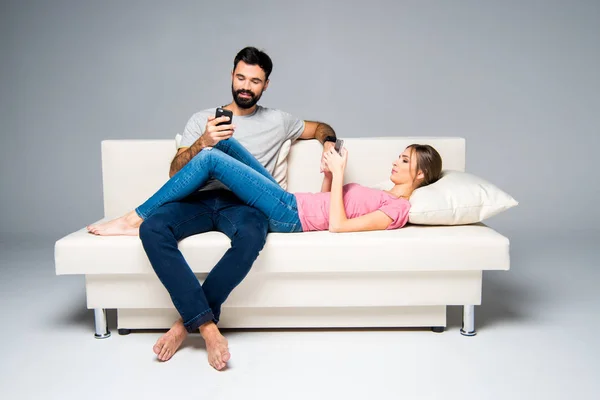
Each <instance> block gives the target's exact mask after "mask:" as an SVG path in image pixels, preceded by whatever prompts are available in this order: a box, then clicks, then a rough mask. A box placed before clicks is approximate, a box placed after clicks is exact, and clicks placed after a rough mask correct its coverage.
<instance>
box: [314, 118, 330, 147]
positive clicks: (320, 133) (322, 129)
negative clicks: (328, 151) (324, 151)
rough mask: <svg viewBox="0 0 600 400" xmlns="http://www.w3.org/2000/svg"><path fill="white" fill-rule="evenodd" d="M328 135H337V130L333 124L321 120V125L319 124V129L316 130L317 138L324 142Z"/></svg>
mask: <svg viewBox="0 0 600 400" xmlns="http://www.w3.org/2000/svg"><path fill="white" fill-rule="evenodd" d="M327 136H335V131H334V130H333V128H332V127H331V126H329V125H327V124H325V123H323V122H319V125H317V130H316V131H315V139H317V140H318V141H319V142H321V143H324V142H325V138H326V137H327Z"/></svg>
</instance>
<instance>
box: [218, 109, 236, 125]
mask: <svg viewBox="0 0 600 400" xmlns="http://www.w3.org/2000/svg"><path fill="white" fill-rule="evenodd" d="M223 116H226V117H229V121H225V122H219V123H218V124H217V125H216V126H219V125H230V124H232V123H233V111H231V110H226V109H224V108H222V107H218V108H217V111H215V118H219V117H223Z"/></svg>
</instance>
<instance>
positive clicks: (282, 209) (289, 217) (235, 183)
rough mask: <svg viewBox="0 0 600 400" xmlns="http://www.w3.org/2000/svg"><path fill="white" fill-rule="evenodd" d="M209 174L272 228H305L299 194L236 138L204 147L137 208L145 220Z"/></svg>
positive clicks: (274, 230)
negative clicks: (281, 183) (281, 182)
mask: <svg viewBox="0 0 600 400" xmlns="http://www.w3.org/2000/svg"><path fill="white" fill-rule="evenodd" d="M209 178H215V179H218V180H219V181H221V182H222V183H224V184H225V185H226V186H227V187H228V188H229V189H230V190H231V191H232V192H233V193H235V195H236V196H237V197H238V198H239V199H240V200H242V201H243V202H244V203H245V204H247V205H249V206H251V207H255V208H257V209H259V210H260V211H262V212H263V214H265V215H266V216H267V219H268V220H269V230H270V231H271V232H302V225H301V223H300V218H299V217H298V207H297V203H296V196H294V195H293V194H292V193H289V192H286V191H285V190H283V189H282V188H281V186H279V184H277V182H276V181H275V179H273V177H272V176H271V175H270V174H269V172H268V171H267V170H266V169H265V168H264V167H263V166H262V165H261V164H260V163H259V162H258V161H257V160H256V159H255V158H254V156H252V154H250V153H249V152H248V151H247V150H246V149H245V148H244V147H243V146H242V145H241V144H240V143H239V142H238V141H237V140H236V139H234V138H230V139H227V140H222V141H220V142H219V143H217V145H216V146H215V147H213V148H212V149H204V150H202V151H201V152H200V153H198V154H197V155H196V156H195V157H194V158H192V159H191V160H190V161H189V162H188V163H187V164H186V165H185V166H184V167H183V168H182V169H181V170H180V171H179V172H177V173H176V174H175V175H173V177H172V178H171V179H169V180H168V181H167V183H165V184H164V185H163V186H162V187H161V188H160V189H159V190H158V191H157V192H156V193H155V194H154V195H153V196H152V197H150V198H149V199H148V200H147V201H146V202H145V203H144V204H142V205H141V206H139V207H138V208H136V210H135V211H136V212H137V214H138V215H139V216H140V217H141V218H142V219H144V220H146V219H147V218H148V217H150V216H151V215H152V214H153V213H154V212H155V211H156V210H157V209H158V208H159V207H161V206H162V205H164V204H167V203H170V202H173V201H179V200H182V199H184V198H185V197H187V196H189V195H190V194H192V193H194V192H195V191H197V190H198V189H199V188H200V187H202V185H204V184H205V183H206V181H208V179H209Z"/></svg>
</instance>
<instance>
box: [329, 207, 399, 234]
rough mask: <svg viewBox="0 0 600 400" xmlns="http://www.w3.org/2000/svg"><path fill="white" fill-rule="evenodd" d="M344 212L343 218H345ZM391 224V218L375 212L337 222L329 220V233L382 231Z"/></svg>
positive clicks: (378, 211) (381, 212) (380, 212)
mask: <svg viewBox="0 0 600 400" xmlns="http://www.w3.org/2000/svg"><path fill="white" fill-rule="evenodd" d="M345 214H346V213H345V212H344V216H345ZM391 223H392V218H390V217H388V215H387V214H386V213H384V212H383V211H380V210H377V211H373V212H372V213H369V214H365V215H361V216H360V217H356V218H351V219H348V218H345V219H343V220H342V219H340V220H339V221H332V220H331V217H330V218H329V232H335V233H340V232H363V231H382V230H386V229H387V228H388V226H390V224H391Z"/></svg>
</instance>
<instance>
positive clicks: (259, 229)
mask: <svg viewBox="0 0 600 400" xmlns="http://www.w3.org/2000/svg"><path fill="white" fill-rule="evenodd" d="M236 228H237V229H236V232H235V234H234V235H233V238H232V241H231V244H232V245H233V246H236V245H237V246H241V247H244V248H246V249H247V250H248V252H250V253H258V252H259V251H260V250H262V248H263V246H264V245H265V242H266V239H267V231H268V229H269V221H268V220H267V217H266V216H265V215H264V214H263V213H262V212H260V211H258V210H256V209H250V210H248V211H247V212H245V213H244V216H243V218H242V222H241V223H240V224H238V225H237V227H236Z"/></svg>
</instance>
